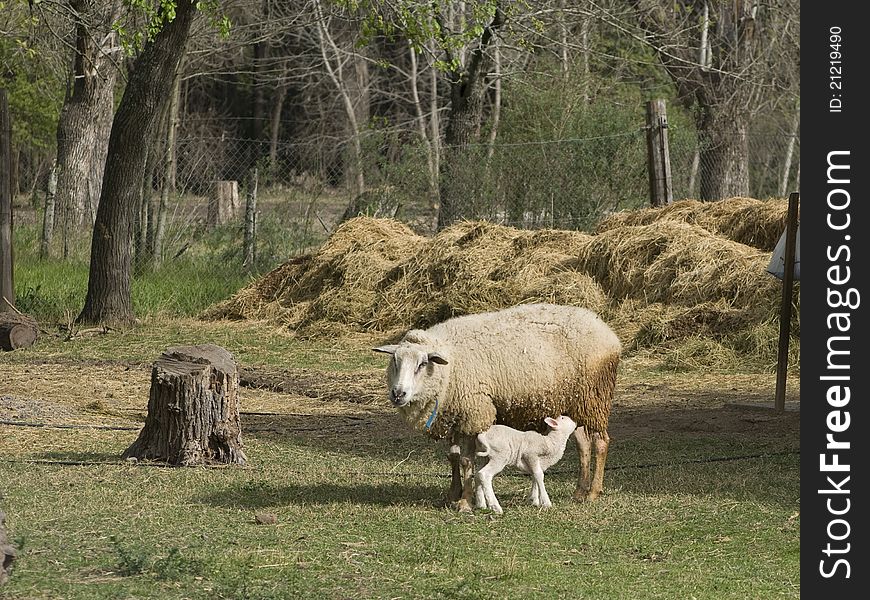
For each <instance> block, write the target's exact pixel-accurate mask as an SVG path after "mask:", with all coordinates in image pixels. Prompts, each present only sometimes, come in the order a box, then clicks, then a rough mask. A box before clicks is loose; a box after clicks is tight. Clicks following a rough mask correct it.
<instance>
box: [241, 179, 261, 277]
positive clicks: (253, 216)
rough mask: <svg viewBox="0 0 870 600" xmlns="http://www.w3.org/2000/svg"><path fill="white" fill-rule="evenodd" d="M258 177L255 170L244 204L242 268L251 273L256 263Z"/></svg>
mask: <svg viewBox="0 0 870 600" xmlns="http://www.w3.org/2000/svg"><path fill="white" fill-rule="evenodd" d="M258 183H259V177H258V174H257V169H256V168H255V169H254V171H253V173H252V174H251V178H250V184H249V185H250V187H251V189H250V190H249V191H248V198H247V203H246V204H245V244H244V246H245V260H244V263H243V264H244V266H245V267H246V268H247V269H248V270H249V271H253V270H254V266H255V263H256V262H257V254H256V251H257V237H256V236H257V187H258Z"/></svg>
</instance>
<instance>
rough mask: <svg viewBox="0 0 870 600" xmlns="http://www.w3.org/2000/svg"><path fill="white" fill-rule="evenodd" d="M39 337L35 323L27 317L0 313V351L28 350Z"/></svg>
mask: <svg viewBox="0 0 870 600" xmlns="http://www.w3.org/2000/svg"><path fill="white" fill-rule="evenodd" d="M37 337H39V327H38V326H37V324H36V321H35V320H33V319H32V318H31V317H28V316H27V315H22V314H17V313H11V312H5V313H4V312H0V349H3V350H4V351H6V352H9V351H11V350H18V349H20V348H29V347H30V346H32V345H33V344H34V343H36V338H37Z"/></svg>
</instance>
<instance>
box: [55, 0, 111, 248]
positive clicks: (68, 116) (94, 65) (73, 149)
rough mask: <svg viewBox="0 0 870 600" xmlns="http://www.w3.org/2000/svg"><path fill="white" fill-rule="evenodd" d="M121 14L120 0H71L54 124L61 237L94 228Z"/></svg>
mask: <svg viewBox="0 0 870 600" xmlns="http://www.w3.org/2000/svg"><path fill="white" fill-rule="evenodd" d="M120 11H121V3H120V1H118V0H114V1H111V2H100V1H98V0H69V2H68V14H69V15H70V17H71V19H72V22H73V24H74V26H75V44H74V46H73V52H72V67H71V69H70V73H69V79H68V82H67V93H66V98H65V100H64V105H63V109H62V110H61V113H60V119H59V120H58V124H57V167H56V168H57V196H56V205H57V206H58V207H59V208H60V210H61V211H62V213H61V214H62V215H63V225H64V235H66V234H67V232H68V230H69V229H70V228H78V226H80V225H81V224H83V223H88V224H90V223H92V222H93V219H94V216H95V213H96V203H97V199H98V198H99V194H100V188H101V187H102V181H103V167H104V165H105V162H106V152H107V150H108V140H109V131H110V130H111V127H112V114H113V112H114V91H115V82H116V80H117V76H118V67H117V65H116V62H115V61H116V60H117V57H118V50H119V44H118V39H117V35H116V34H115V32H114V31H113V30H112V25H113V24H114V23H115V20H116V19H117V18H118V16H119V14H120Z"/></svg>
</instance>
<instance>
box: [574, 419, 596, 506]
mask: <svg viewBox="0 0 870 600" xmlns="http://www.w3.org/2000/svg"><path fill="white" fill-rule="evenodd" d="M574 442H576V444H577V456H578V457H579V459H580V472H579V475H578V478H577V489H575V490H574V500H577V501H578V502H582V501H583V500H587V499H590V500H591V498H589V490H591V489H592V471H591V469H590V468H589V467H590V464H591V462H592V436H591V435H590V434H589V432H588V431H586V428H585V427H578V428H577V429H575V430H574Z"/></svg>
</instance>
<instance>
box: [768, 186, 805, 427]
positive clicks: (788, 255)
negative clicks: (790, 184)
mask: <svg viewBox="0 0 870 600" xmlns="http://www.w3.org/2000/svg"><path fill="white" fill-rule="evenodd" d="M799 200H800V193H799V192H792V193H791V195H789V197H788V216H787V218H786V224H785V268H784V269H783V271H784V272H783V276H782V306H781V308H780V313H779V356H778V358H777V363H776V399H775V400H774V405H773V407H774V409H775V410H776V412H779V413H781V412H783V411H785V386H786V379H787V375H788V345H789V340H790V337H791V301H792V288H793V287H794V255H795V239H796V237H797V220H798V219H797V213H798V202H799Z"/></svg>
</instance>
